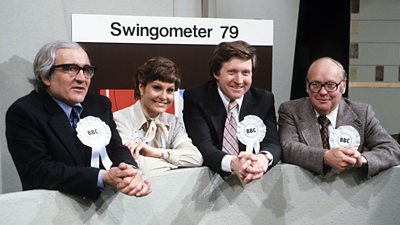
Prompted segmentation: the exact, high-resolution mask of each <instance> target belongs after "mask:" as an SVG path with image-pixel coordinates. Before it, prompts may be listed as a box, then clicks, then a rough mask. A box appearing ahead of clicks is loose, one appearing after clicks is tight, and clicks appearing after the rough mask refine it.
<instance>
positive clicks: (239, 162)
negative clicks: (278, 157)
mask: <svg viewBox="0 0 400 225" xmlns="http://www.w3.org/2000/svg"><path fill="white" fill-rule="evenodd" d="M231 168H232V170H233V171H234V172H235V173H236V174H237V176H238V177H239V178H240V179H241V180H243V182H245V183H246V184H248V183H250V182H252V181H253V180H257V179H260V178H261V177H262V176H263V174H264V172H265V171H267V169H268V160H267V159H266V158H265V156H263V155H254V154H251V153H246V152H240V153H239V155H238V156H237V157H234V158H233V159H232V161H231Z"/></svg>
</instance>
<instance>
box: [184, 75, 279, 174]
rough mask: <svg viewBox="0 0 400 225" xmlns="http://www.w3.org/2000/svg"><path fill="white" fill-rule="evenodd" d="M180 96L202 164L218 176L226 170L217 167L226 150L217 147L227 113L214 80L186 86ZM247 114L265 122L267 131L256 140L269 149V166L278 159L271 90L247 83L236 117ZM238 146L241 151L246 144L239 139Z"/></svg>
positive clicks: (240, 118) (219, 145)
mask: <svg viewBox="0 0 400 225" xmlns="http://www.w3.org/2000/svg"><path fill="white" fill-rule="evenodd" d="M183 98H184V108H183V119H184V122H185V127H186V130H187V132H188V134H189V136H190V138H192V140H193V143H194V144H195V145H196V146H197V147H198V148H199V150H200V152H201V154H202V155H203V158H204V163H203V164H204V165H206V166H208V167H209V168H211V169H212V170H213V171H215V172H217V173H219V174H221V175H222V176H227V175H229V174H230V173H226V172H224V171H222V170H221V161H222V158H223V157H224V156H225V155H226V154H227V153H225V152H224V151H222V150H221V149H222V139H223V132H224V124H225V120H226V116H227V113H226V109H225V107H224V105H223V102H222V100H221V97H220V95H219V94H218V89H217V84H216V82H215V81H209V82H207V83H206V84H204V85H202V86H199V87H196V88H192V89H188V90H186V91H185V92H184V95H183ZM247 115H256V116H258V117H259V118H261V119H262V120H263V121H264V124H265V125H266V126H267V134H266V135H265V137H264V140H263V141H262V142H261V143H260V151H269V152H270V153H271V154H272V155H273V157H274V161H273V164H272V165H271V166H270V168H272V166H274V165H275V164H276V163H278V162H279V161H280V159H281V147H280V144H279V135H278V132H277V124H276V115H275V107H274V96H273V94H272V93H271V92H269V91H266V90H261V89H257V88H253V87H251V88H250V90H249V91H248V92H247V93H246V94H245V95H244V98H243V104H242V106H241V109H240V112H239V121H241V120H243V118H244V117H245V116H247ZM239 149H240V150H241V151H245V150H246V147H245V146H244V145H243V144H241V143H239Z"/></svg>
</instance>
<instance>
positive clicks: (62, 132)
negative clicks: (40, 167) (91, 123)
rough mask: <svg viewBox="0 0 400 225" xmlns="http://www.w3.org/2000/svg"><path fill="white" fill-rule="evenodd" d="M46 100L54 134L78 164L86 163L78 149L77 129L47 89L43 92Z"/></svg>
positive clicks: (42, 94)
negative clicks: (74, 128)
mask: <svg viewBox="0 0 400 225" xmlns="http://www.w3.org/2000/svg"><path fill="white" fill-rule="evenodd" d="M41 97H42V99H43V102H44V108H45V109H46V111H47V113H48V115H49V122H48V123H49V126H50V128H51V129H52V130H53V132H54V134H55V135H56V136H57V137H58V139H59V141H60V142H61V143H62V144H63V145H64V147H65V149H67V150H68V152H69V153H70V155H71V156H72V158H73V159H74V161H75V162H76V164H77V165H84V164H85V162H84V158H83V157H82V152H80V151H79V150H78V149H77V142H79V143H80V141H79V140H78V138H77V137H76V134H75V131H74V130H73V129H72V127H71V124H70V123H69V120H68V118H67V116H66V115H65V113H64V111H63V110H62V109H61V108H60V106H59V105H58V104H57V103H56V102H55V101H54V100H53V99H52V98H51V96H49V95H48V94H47V92H46V91H44V93H43V92H42V93H41Z"/></svg>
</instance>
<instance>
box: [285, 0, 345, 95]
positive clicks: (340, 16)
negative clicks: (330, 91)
mask: <svg viewBox="0 0 400 225" xmlns="http://www.w3.org/2000/svg"><path fill="white" fill-rule="evenodd" d="M350 3H351V1H350V0H331V1H323V0H322V1H321V0H300V7H299V19H298V26H297V37H296V48H295V57H294V66H293V67H294V68H293V79H292V89H291V94H290V99H297V98H301V97H304V96H307V93H306V90H305V77H306V74H307V69H308V67H309V66H310V64H311V63H312V62H313V61H314V60H316V59H317V58H320V57H323V56H329V57H331V58H334V59H336V60H337V61H339V62H340V63H341V64H342V65H343V67H344V68H345V70H346V71H347V72H348V67H349V45H350V44H349V42H350ZM347 90H348V88H347ZM347 90H346V93H345V94H344V96H347V94H348V92H347Z"/></svg>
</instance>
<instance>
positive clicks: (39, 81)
mask: <svg viewBox="0 0 400 225" xmlns="http://www.w3.org/2000/svg"><path fill="white" fill-rule="evenodd" d="M72 48H82V46H81V45H79V44H78V43H76V42H68V41H55V42H50V43H47V44H45V45H43V47H42V48H40V50H39V52H38V53H37V54H36V57H35V60H34V61H33V73H34V75H35V77H34V78H32V79H29V82H30V83H31V84H32V85H33V88H34V89H35V91H36V92H39V90H41V89H44V88H45V87H46V86H45V84H44V83H43V79H50V78H51V76H52V75H53V72H54V69H53V66H54V64H55V62H56V52H57V50H58V49H72Z"/></svg>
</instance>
